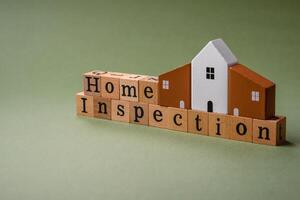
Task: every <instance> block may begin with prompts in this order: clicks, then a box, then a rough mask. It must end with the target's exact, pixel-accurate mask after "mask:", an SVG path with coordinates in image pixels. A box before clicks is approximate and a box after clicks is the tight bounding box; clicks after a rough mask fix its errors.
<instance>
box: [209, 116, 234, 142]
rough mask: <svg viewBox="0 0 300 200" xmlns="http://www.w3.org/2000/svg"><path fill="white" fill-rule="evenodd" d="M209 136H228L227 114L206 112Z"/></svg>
mask: <svg viewBox="0 0 300 200" xmlns="http://www.w3.org/2000/svg"><path fill="white" fill-rule="evenodd" d="M208 123H209V128H208V134H209V136H214V137H221V138H229V127H230V124H229V117H228V115H224V114H218V113H209V114H208Z"/></svg>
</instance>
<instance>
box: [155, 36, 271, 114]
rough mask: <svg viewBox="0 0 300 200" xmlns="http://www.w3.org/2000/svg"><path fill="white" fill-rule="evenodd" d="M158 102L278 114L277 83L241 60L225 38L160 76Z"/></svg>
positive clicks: (231, 112)
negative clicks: (276, 105) (239, 62)
mask: <svg viewBox="0 0 300 200" xmlns="http://www.w3.org/2000/svg"><path fill="white" fill-rule="evenodd" d="M158 96H159V98H158V104H159V105H162V106H170V107H177V108H185V109H192V110H199V111H205V112H216V113H222V114H231V115H236V116H244V117H253V118H257V119H268V118H271V117H273V116H274V115H275V84H274V83H273V82H271V81H269V80H267V79H266V78H264V77H262V76H261V75H259V74H257V73H255V72H254V71H252V70H250V69H248V68H247V67H246V66H244V65H241V64H238V60H237V58H236V57H235V55H234V54H233V53H232V52H231V50H230V49H229V47H228V46H227V45H226V44H225V42H224V41H223V40H222V39H216V40H213V41H210V42H208V44H207V45H206V46H205V47H204V48H203V49H202V50H201V51H200V52H199V53H198V54H197V55H196V56H195V57H194V58H193V59H192V61H191V63H190V64H186V65H184V66H182V67H179V68H176V69H175V70H172V71H170V72H167V73H164V74H162V75H160V76H159V95H158Z"/></svg>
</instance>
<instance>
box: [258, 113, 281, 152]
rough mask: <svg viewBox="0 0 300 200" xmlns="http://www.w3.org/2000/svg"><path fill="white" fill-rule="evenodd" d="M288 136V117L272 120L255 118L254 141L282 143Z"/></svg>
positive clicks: (271, 143)
mask: <svg viewBox="0 0 300 200" xmlns="http://www.w3.org/2000/svg"><path fill="white" fill-rule="evenodd" d="M285 138H286V117H283V116H279V117H274V119H270V120H259V119H253V143H258V144H268V145H274V146H275V145H282V144H284V143H285Z"/></svg>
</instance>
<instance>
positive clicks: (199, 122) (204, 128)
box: [188, 110, 208, 135]
mask: <svg viewBox="0 0 300 200" xmlns="http://www.w3.org/2000/svg"><path fill="white" fill-rule="evenodd" d="M188 132H189V133H195V134H200V135H208V113H207V112H201V111H196V110H188Z"/></svg>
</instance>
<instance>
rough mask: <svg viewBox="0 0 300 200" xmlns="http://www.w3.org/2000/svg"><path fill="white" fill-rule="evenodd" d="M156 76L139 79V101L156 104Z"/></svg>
mask: <svg viewBox="0 0 300 200" xmlns="http://www.w3.org/2000/svg"><path fill="white" fill-rule="evenodd" d="M157 87H158V78H157V77H155V76H147V77H145V78H143V79H141V80H139V101H140V102H143V103H149V104H157V91H158V90H157Z"/></svg>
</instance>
